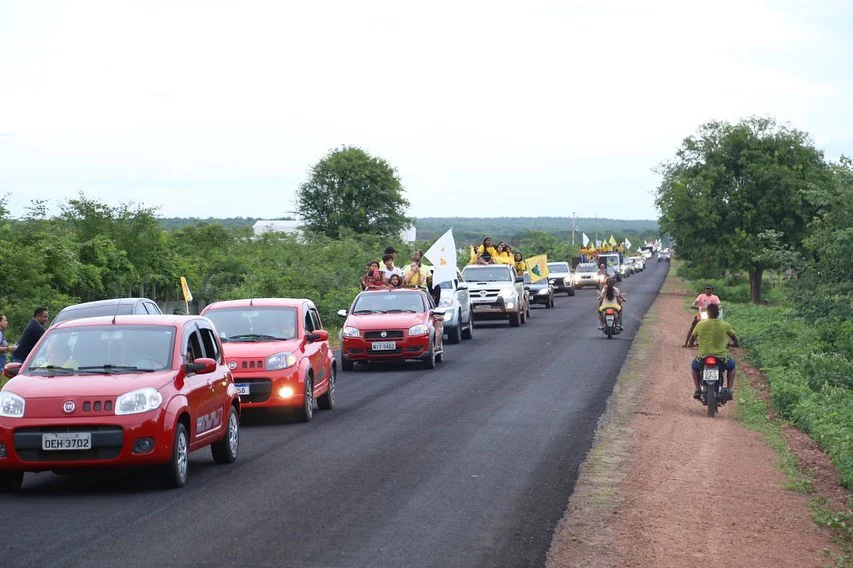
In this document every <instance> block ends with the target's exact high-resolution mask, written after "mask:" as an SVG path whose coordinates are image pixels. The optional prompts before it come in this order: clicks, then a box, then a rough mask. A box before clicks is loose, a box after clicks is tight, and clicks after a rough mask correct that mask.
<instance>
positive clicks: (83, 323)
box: [51, 314, 209, 329]
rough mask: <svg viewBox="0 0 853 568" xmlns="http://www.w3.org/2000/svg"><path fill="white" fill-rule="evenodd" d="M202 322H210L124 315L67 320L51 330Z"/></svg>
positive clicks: (203, 318) (164, 316)
mask: <svg viewBox="0 0 853 568" xmlns="http://www.w3.org/2000/svg"><path fill="white" fill-rule="evenodd" d="M192 320H202V321H209V320H208V319H207V318H205V317H202V316H197V315H184V316H179V315H165V314H164V315H155V314H150V315H145V314H135V315H123V316H97V317H93V318H82V319H73V320H65V321H63V322H59V323H58V324H56V325H54V326H53V327H52V328H51V329H66V328H69V327H94V326H99V325H160V326H170V327H174V326H181V325H183V324H185V323H187V322H188V321H192Z"/></svg>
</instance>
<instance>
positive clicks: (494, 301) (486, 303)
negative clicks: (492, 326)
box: [462, 264, 530, 327]
mask: <svg viewBox="0 0 853 568" xmlns="http://www.w3.org/2000/svg"><path fill="white" fill-rule="evenodd" d="M462 276H463V277H464V278H465V281H466V282H467V283H468V292H469V296H470V297H471V307H472V308H473V310H474V319H475V320H478V319H504V318H506V319H508V320H509V325H510V326H511V327H518V326H520V325H521V324H523V323H525V322H527V317H528V316H529V315H530V303H529V298H528V294H527V293H526V291H525V290H524V278H522V277H521V276H519V275H518V274H517V273H516V272H515V268H514V267H513V266H512V265H510V264H489V265H482V264H469V265H468V266H466V267H465V268H463V269H462Z"/></svg>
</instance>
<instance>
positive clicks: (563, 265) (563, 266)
mask: <svg viewBox="0 0 853 568" xmlns="http://www.w3.org/2000/svg"><path fill="white" fill-rule="evenodd" d="M548 271H549V272H569V264H568V263H567V262H549V263H548Z"/></svg>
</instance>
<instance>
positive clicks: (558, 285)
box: [548, 262, 575, 296]
mask: <svg viewBox="0 0 853 568" xmlns="http://www.w3.org/2000/svg"><path fill="white" fill-rule="evenodd" d="M548 281H549V282H551V286H553V287H554V292H555V293H556V292H565V293H566V295H567V296H574V295H575V282H574V280H573V279H572V269H571V267H569V263H568V262H549V263H548Z"/></svg>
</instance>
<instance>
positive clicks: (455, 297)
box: [438, 271, 474, 344]
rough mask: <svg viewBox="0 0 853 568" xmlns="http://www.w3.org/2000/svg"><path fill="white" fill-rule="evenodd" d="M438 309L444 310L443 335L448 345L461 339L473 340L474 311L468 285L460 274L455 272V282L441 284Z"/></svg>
mask: <svg viewBox="0 0 853 568" xmlns="http://www.w3.org/2000/svg"><path fill="white" fill-rule="evenodd" d="M439 286H440V287H441V298H440V300H439V302H438V307H439V308H444V310H445V313H444V334H445V335H447V342H448V343H454V344H455V343H459V342H460V341H462V340H463V339H473V338H474V311H473V310H472V309H471V298H470V293H469V292H468V284H467V283H465V279H464V278H462V273H460V272H459V271H457V272H456V280H453V281H447V282H442V283H441V284H439Z"/></svg>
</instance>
